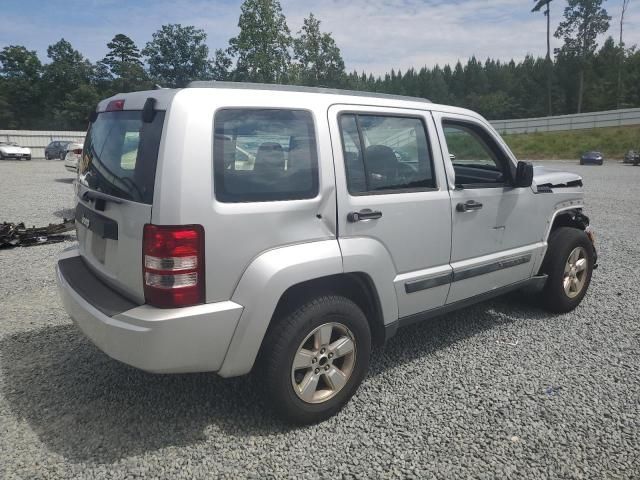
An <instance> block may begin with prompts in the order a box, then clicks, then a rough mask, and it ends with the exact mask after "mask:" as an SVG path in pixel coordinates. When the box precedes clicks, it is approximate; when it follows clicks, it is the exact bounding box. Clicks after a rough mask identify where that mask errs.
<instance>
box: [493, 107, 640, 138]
mask: <svg viewBox="0 0 640 480" xmlns="http://www.w3.org/2000/svg"><path fill="white" fill-rule="evenodd" d="M491 124H492V125H493V127H494V128H495V129H496V130H497V131H498V132H500V133H501V134H503V135H504V134H509V133H533V132H561V131H565V130H583V129H587V128H601V127H622V126H627V125H640V108H624V109H620V110H606V111H603V112H590V113H576V114H573V115H558V116H555V117H538V118H518V119H513V120H491Z"/></svg>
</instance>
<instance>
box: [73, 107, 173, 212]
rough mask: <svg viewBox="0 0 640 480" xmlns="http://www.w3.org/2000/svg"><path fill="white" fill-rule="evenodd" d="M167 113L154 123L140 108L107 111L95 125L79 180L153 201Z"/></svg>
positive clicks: (129, 197) (106, 190) (157, 114)
mask: <svg viewBox="0 0 640 480" xmlns="http://www.w3.org/2000/svg"><path fill="white" fill-rule="evenodd" d="M163 124H164V112H162V111H157V112H155V117H154V119H153V121H152V122H151V123H144V122H143V121H142V112H140V111H133V110H128V111H120V112H103V113H100V114H98V117H97V118H96V121H95V122H94V123H93V124H91V127H90V128H89V131H88V132H87V138H86V140H85V143H84V150H83V153H82V159H81V160H80V165H79V168H80V174H79V177H78V179H79V181H80V182H81V183H82V184H84V185H86V186H88V187H89V188H92V189H94V190H98V191H100V192H104V193H107V194H109V195H114V196H116V197H120V198H124V199H127V200H133V201H135V202H142V203H148V204H151V203H152V202H153V186H154V183H155V176H156V164H157V162H158V150H159V148H160V137H161V135H162V126H163Z"/></svg>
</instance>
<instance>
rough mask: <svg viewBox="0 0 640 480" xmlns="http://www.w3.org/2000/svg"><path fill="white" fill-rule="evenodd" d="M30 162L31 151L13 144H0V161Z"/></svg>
mask: <svg viewBox="0 0 640 480" xmlns="http://www.w3.org/2000/svg"><path fill="white" fill-rule="evenodd" d="M6 159H13V160H31V149H30V148H27V147H21V146H20V145H18V144H17V143H15V142H0V160H6Z"/></svg>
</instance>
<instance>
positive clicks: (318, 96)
mask: <svg viewBox="0 0 640 480" xmlns="http://www.w3.org/2000/svg"><path fill="white" fill-rule="evenodd" d="M185 125H187V126H188V128H185ZM76 195H77V198H76V202H77V205H76V217H75V219H76V227H77V237H78V245H77V246H75V247H70V248H69V249H67V250H66V251H65V252H64V253H63V254H62V256H61V258H60V259H59V261H58V263H57V274H56V275H57V282H58V285H59V291H60V294H61V297H62V301H63V303H64V306H65V308H66V310H67V312H68V313H69V315H70V316H71V317H72V318H73V320H74V322H75V323H76V325H77V326H78V327H79V328H80V330H82V331H83V332H84V333H85V334H86V335H87V336H88V337H89V338H90V339H91V340H92V341H93V342H94V343H95V344H96V345H97V346H98V347H99V348H100V349H101V350H103V351H104V352H106V353H107V354H108V355H110V356H111V357H113V358H115V359H117V360H120V361H122V362H124V363H127V364H129V365H133V366H135V367H137V368H140V369H143V370H147V371H150V372H200V371H210V372H217V373H218V374H219V375H220V376H222V377H233V376H237V375H244V374H247V373H249V372H250V371H251V370H254V369H255V370H256V371H259V372H260V378H261V380H262V381H263V382H264V383H265V392H266V398H267V399H268V400H269V401H270V403H271V405H273V408H274V409H275V410H276V411H277V412H278V413H279V414H281V415H282V416H283V417H284V418H286V419H288V420H290V421H293V422H297V423H309V422H317V421H320V420H323V419H326V418H327V417H329V416H331V415H333V414H335V413H336V412H337V411H338V410H339V409H340V408H341V407H342V406H343V405H344V404H345V403H346V402H347V401H348V400H349V398H350V397H351V396H352V395H353V394H354V393H355V392H356V390H357V388H358V386H359V384H360V382H361V381H362V379H363V378H364V377H365V375H366V373H367V370H368V367H369V356H370V352H371V349H372V348H373V347H375V346H377V345H380V344H383V343H384V342H385V341H388V340H389V339H390V338H392V337H393V336H394V334H395V333H396V331H397V330H398V328H400V327H404V326H405V325H409V324H412V323H415V322H418V321H423V320H427V319H429V318H432V317H434V316H436V315H441V314H444V313H446V312H450V311H452V310H456V309H459V308H462V307H465V306H468V305H470V304H472V303H475V302H479V301H483V300H486V299H488V298H491V297H495V296H497V295H500V294H503V293H506V292H509V291H513V290H518V289H523V288H527V289H530V290H533V291H537V292H538V293H537V295H538V297H537V298H538V301H539V302H540V303H541V304H542V305H543V306H544V307H545V308H547V309H548V310H549V311H552V312H568V311H570V310H573V309H574V308H576V307H577V306H578V305H579V304H580V302H581V301H582V299H583V297H584V295H585V294H586V292H587V289H588V287H589V283H590V281H591V275H592V271H593V269H594V268H595V266H596V261H597V255H596V250H595V247H594V244H593V233H592V231H591V227H589V219H588V218H587V217H586V216H585V215H584V213H583V211H582V209H583V203H584V192H583V188H582V179H581V177H580V176H579V175H576V174H573V173H565V172H559V171H554V170H548V169H546V168H543V167H535V168H534V167H532V165H531V164H529V163H526V162H518V161H517V160H516V159H515V157H514V155H513V153H512V152H511V151H510V150H509V148H508V146H507V145H506V143H505V142H504V141H503V140H502V139H501V138H500V136H499V135H498V133H497V132H496V131H495V130H494V129H493V128H492V127H491V125H490V124H489V123H488V122H487V121H486V120H485V119H484V118H482V117H481V116H480V115H478V114H476V113H474V112H471V111H469V110H464V109H461V108H457V107H449V106H444V105H435V104H433V103H430V102H428V101H426V100H424V99H416V98H410V97H400V96H394V95H383V94H374V93H363V92H348V91H339V90H326V89H317V88H308V87H306V88H305V87H293V86H273V85H260V84H238V83H224V82H213V83H209V82H194V83H192V84H191V85H190V86H189V87H187V88H184V89H177V90H176V89H174V90H170V89H163V90H154V91H147V92H133V93H126V94H119V95H116V96H115V97H111V98H109V99H106V100H103V101H102V102H100V104H99V105H98V107H97V111H96V112H95V113H94V114H93V115H92V118H91V123H90V127H89V131H88V133H87V137H86V140H85V150H84V155H83V158H82V161H81V164H80V172H79V175H78V184H77V188H76Z"/></svg>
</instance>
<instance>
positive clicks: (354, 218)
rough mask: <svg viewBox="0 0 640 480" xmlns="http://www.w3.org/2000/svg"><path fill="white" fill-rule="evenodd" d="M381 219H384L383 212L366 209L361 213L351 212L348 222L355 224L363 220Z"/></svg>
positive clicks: (348, 215)
mask: <svg viewBox="0 0 640 480" xmlns="http://www.w3.org/2000/svg"><path fill="white" fill-rule="evenodd" d="M380 217H382V212H381V211H379V210H371V209H370V208H365V209H363V210H360V211H359V212H349V213H348V214H347V221H349V222H351V223H355V222H360V221H363V220H377V219H378V218H380Z"/></svg>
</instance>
